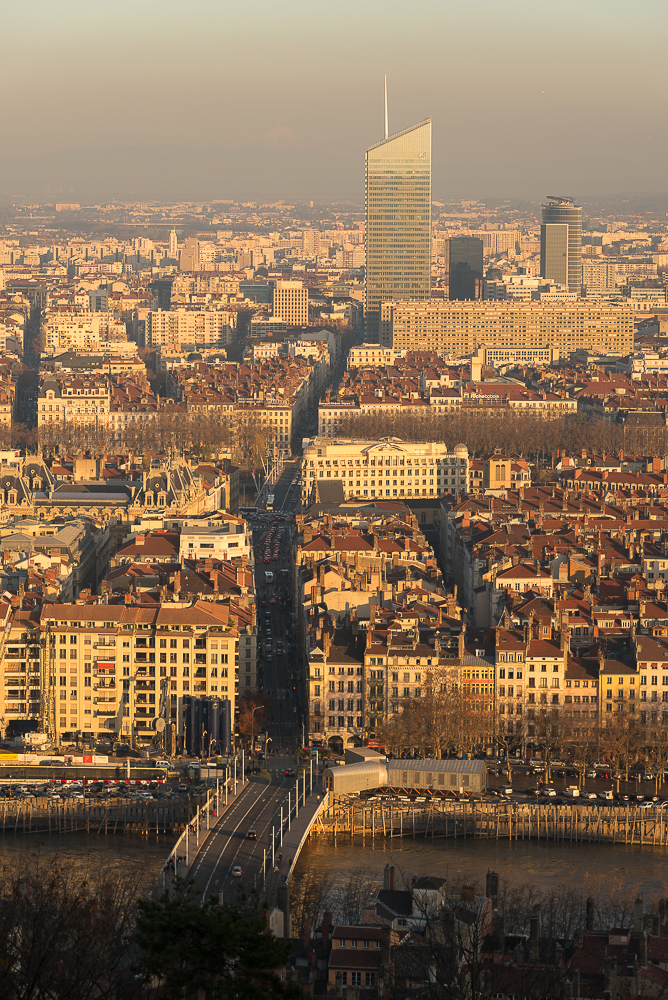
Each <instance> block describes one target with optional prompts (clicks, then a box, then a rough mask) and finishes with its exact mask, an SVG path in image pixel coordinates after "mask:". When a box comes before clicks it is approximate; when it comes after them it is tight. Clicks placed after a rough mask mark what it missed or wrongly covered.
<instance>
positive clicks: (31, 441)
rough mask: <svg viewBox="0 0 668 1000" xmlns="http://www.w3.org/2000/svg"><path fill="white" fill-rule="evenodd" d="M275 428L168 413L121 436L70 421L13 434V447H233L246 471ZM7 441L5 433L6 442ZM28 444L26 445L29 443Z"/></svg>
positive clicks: (191, 450)
mask: <svg viewBox="0 0 668 1000" xmlns="http://www.w3.org/2000/svg"><path fill="white" fill-rule="evenodd" d="M274 436H275V432H274V431H273V429H272V428H267V427H264V426H262V424H261V423H260V421H258V420H256V419H240V418H238V417H237V416H236V415H228V414H215V413H213V412H212V413H179V412H170V411H165V412H164V413H158V414H155V415H151V417H150V418H148V419H137V420H134V421H128V422H127V423H126V424H125V425H124V426H123V428H122V430H121V431H120V432H119V433H118V434H114V433H113V431H112V428H111V427H109V426H106V425H103V424H95V423H94V422H92V421H91V422H83V421H81V422H80V421H66V422H64V423H62V424H61V423H58V424H55V423H53V424H45V425H44V426H42V427H41V428H40V430H39V432H38V433H37V432H34V431H33V432H29V433H27V434H23V435H21V434H19V433H14V434H12V433H8V435H7V437H8V444H7V445H5V446H9V442H11V444H12V446H13V447H26V448H27V449H28V450H33V449H34V448H36V447H39V448H41V450H42V451H43V452H44V453H45V454H46V455H47V456H52V455H57V454H62V453H70V454H77V453H82V452H91V453H96V454H100V455H102V454H104V453H108V452H114V451H116V452H118V451H120V452H128V451H132V452H134V453H135V454H143V455H145V456H148V457H150V456H153V455H164V454H166V453H167V452H168V451H170V450H171V451H173V452H175V453H176V454H177V455H178V454H192V455H197V456H200V457H203V458H207V457H215V455H216V454H217V453H218V452H219V451H220V450H221V449H223V448H231V450H232V461H233V462H234V463H235V464H236V465H238V466H239V468H240V469H242V470H248V469H252V468H256V467H258V466H259V465H260V462H261V458H262V456H264V455H265V454H266V450H267V447H268V446H271V443H272V442H273V440H274ZM1 440H2V437H1V435H0V442H1ZM23 442H25V443H23Z"/></svg>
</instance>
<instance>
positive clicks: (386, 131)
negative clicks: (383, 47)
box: [385, 73, 390, 139]
mask: <svg viewBox="0 0 668 1000" xmlns="http://www.w3.org/2000/svg"><path fill="white" fill-rule="evenodd" d="M389 134H390V130H389V128H388V123H387V73H386V74H385V138H386V139H387V137H388V136H389Z"/></svg>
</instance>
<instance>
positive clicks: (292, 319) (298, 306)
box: [274, 281, 308, 326]
mask: <svg viewBox="0 0 668 1000" xmlns="http://www.w3.org/2000/svg"><path fill="white" fill-rule="evenodd" d="M274 319H282V320H284V321H285V322H286V323H287V324H288V326H308V288H304V286H303V285H302V283H301V281H277V282H276V285H275V287H274Z"/></svg>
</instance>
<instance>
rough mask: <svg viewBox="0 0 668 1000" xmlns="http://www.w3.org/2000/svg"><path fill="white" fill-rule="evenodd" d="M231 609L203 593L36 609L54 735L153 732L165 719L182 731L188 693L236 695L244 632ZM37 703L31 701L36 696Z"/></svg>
mask: <svg viewBox="0 0 668 1000" xmlns="http://www.w3.org/2000/svg"><path fill="white" fill-rule="evenodd" d="M244 629H247V626H243V627H242V628H241V629H240V627H239V625H238V623H237V621H236V620H234V618H233V617H231V616H230V613H229V609H228V608H227V607H224V606H223V607H220V606H218V605H217V604H215V603H212V602H206V601H198V600H196V601H195V602H193V603H190V602H189V603H187V604H186V605H185V606H182V605H180V604H170V603H166V604H163V605H160V606H158V607H142V606H140V605H131V604H124V605H111V604H93V605H90V604H88V605H84V604H58V605H48V606H44V607H43V608H42V610H41V614H40V616H39V635H40V638H41V639H43V640H44V642H43V647H42V649H41V673H42V678H43V685H44V687H43V700H44V702H45V705H44V710H43V714H44V719H45V723H46V726H47V728H48V730H49V731H50V732H51V733H52V734H53V736H54V737H55V739H56V740H61V739H63V740H65V741H69V740H71V739H73V738H74V737H75V736H76V734H77V733H80V734H81V735H83V736H84V737H96V736H97V735H98V734H99V735H112V734H113V735H116V736H117V737H118V738H121V737H126V738H130V737H132V736H133V735H134V736H136V737H137V738H138V739H139V740H148V739H150V738H152V736H153V734H154V732H155V724H156V720H157V719H158V718H164V719H165V721H166V722H171V723H173V724H174V725H176V729H177V733H178V734H179V735H180V736H183V726H184V715H183V708H184V705H183V699H184V696H185V695H192V694H195V695H200V696H204V695H214V696H216V697H218V698H226V699H228V700H229V701H230V702H231V716H232V718H233V717H234V707H235V699H236V694H237V689H238V665H239V645H240V639H242V640H243V639H246V638H247V639H248V640H249V643H248V646H250V641H251V640H252V635H251V633H250V630H248V631H247V634H242V635H240V632H243V630H244ZM33 701H34V699H33Z"/></svg>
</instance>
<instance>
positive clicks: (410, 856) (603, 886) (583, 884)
mask: <svg viewBox="0 0 668 1000" xmlns="http://www.w3.org/2000/svg"><path fill="white" fill-rule="evenodd" d="M667 861H668V850H666V848H658V847H640V846H633V847H625V846H624V845H619V844H614V845H613V844H563V843H562V844H558V843H557V844H553V843H548V842H536V841H508V840H468V841H464V840H457V841H454V840H445V839H442V840H438V839H436V840H427V841H425V840H424V839H423V838H418V839H416V840H413V839H412V838H411V839H409V838H403V839H402V840H400V841H398V840H397V839H396V838H395V839H393V840H392V841H390V840H389V839H387V840H386V839H384V838H382V837H377V838H376V839H375V840H374V841H373V842H372V840H371V838H369V837H367V839H366V841H363V840H362V837H357V836H356V837H355V838H354V840H352V841H351V839H350V838H349V837H348V838H343V837H338V838H337V840H336V842H334V839H333V837H332V836H331V835H327V836H323V835H320V836H316V837H312V838H311V840H310V841H309V842H308V843H307V844H306V845H305V847H304V849H303V851H302V853H301V855H300V857H299V861H298V863H297V866H296V870H295V878H300V877H304V875H305V874H306V873H308V872H310V871H319V872H323V873H326V874H327V875H328V876H329V878H330V880H331V882H332V885H333V886H334V887H335V889H337V888H338V889H339V890H341V889H342V887H343V886H344V885H345V884H346V883H347V882H348V881H349V879H350V878H351V876H354V875H355V874H358V873H359V872H360V869H364V872H365V874H366V876H368V878H369V879H372V880H374V881H375V882H376V883H377V885H378V886H380V885H381V884H382V881H383V870H384V868H385V865H386V864H390V865H394V866H395V869H396V887H397V888H401V886H402V883H404V882H408V881H409V880H410V879H411V877H412V876H413V875H437V876H439V877H441V878H450V879H453V880H454V881H456V882H463V881H467V882H472V883H474V884H475V885H477V886H478V887H484V884H485V875H486V873H487V871H488V869H490V868H491V869H492V870H493V871H495V872H498V874H499V875H500V876H501V879H502V881H506V882H507V883H508V884H510V885H516V886H517V885H519V884H522V883H530V884H531V885H532V886H533V887H534V888H537V889H543V890H550V889H554V888H557V887H560V886H564V885H566V886H572V887H577V888H578V889H580V890H581V891H582V892H583V893H591V894H592V895H606V896H607V895H609V894H611V893H620V894H621V893H623V894H624V895H628V894H630V893H634V894H635V893H641V894H642V895H643V897H644V898H645V900H646V901H647V902H649V901H651V900H655V899H657V898H658V897H660V896H664V895H667V894H668V866H667V864H666V862H667Z"/></svg>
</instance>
